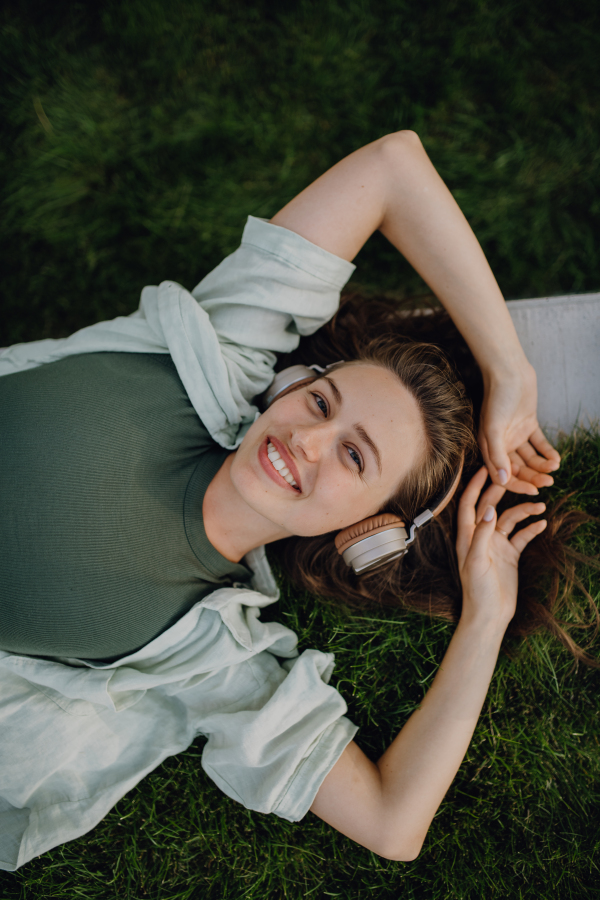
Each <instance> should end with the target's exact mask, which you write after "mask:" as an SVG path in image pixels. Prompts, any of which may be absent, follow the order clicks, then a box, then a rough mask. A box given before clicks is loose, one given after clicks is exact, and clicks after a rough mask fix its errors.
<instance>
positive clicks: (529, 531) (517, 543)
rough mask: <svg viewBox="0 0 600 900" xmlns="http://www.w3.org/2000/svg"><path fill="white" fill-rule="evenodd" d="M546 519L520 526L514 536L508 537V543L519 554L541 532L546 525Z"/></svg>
mask: <svg viewBox="0 0 600 900" xmlns="http://www.w3.org/2000/svg"><path fill="white" fill-rule="evenodd" d="M547 524H548V523H547V521H546V519H539V520H538V521H537V522H532V523H531V525H527V526H526V527H525V528H521V530H520V531H517V533H516V534H515V536H514V537H512V538H511V539H510V543H511V544H512V545H513V547H514V548H515V550H516V551H517V553H518V554H519V556H520V555H521V553H522V552H523V550H524V549H525V547H526V546H527V544H528V543H529V542H530V541H532V540H533V539H534V537H537V536H538V534H541V533H542V531H543V530H544V529H545V527H546V525H547Z"/></svg>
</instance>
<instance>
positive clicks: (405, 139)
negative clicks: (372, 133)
mask: <svg viewBox="0 0 600 900" xmlns="http://www.w3.org/2000/svg"><path fill="white" fill-rule="evenodd" d="M380 141H381V144H382V146H384V147H386V148H388V149H389V150H390V151H391V152H392V153H398V152H400V151H402V150H415V149H419V150H422V149H423V144H422V143H421V138H420V137H419V135H418V134H417V133H416V131H409V130H408V129H407V130H404V131H392V132H391V133H390V134H386V135H384V136H383V137H382V138H380Z"/></svg>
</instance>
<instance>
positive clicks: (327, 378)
mask: <svg viewBox="0 0 600 900" xmlns="http://www.w3.org/2000/svg"><path fill="white" fill-rule="evenodd" d="M323 381H326V382H327V384H328V385H329V387H330V388H331V391H332V393H333V396H334V397H335V402H336V403H337V405H338V406H341V405H342V403H343V402H344V398H343V397H342V395H341V393H340V389H339V387H338V386H337V384H336V383H335V381H334V380H333V378H332V377H331V375H323Z"/></svg>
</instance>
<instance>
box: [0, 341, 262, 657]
mask: <svg viewBox="0 0 600 900" xmlns="http://www.w3.org/2000/svg"><path fill="white" fill-rule="evenodd" d="M0 421H1V423H2V424H1V426H0V503H1V507H2V515H1V516H0V547H1V548H2V549H1V552H0V647H1V648H2V649H6V650H12V651H15V652H19V653H30V654H36V655H44V656H63V657H64V656H66V657H81V658H89V659H106V658H114V657H118V656H122V655H124V654H126V653H129V652H131V651H133V650H135V649H136V648H138V647H140V646H142V645H143V644H145V643H147V642H148V641H149V640H151V639H152V638H153V637H155V636H156V635H157V634H159V633H160V632H161V631H164V630H165V628H168V627H169V626H170V625H172V624H173V622H175V621H176V620H177V619H178V618H179V617H180V616H182V615H183V614H184V613H185V612H187V610H188V609H190V608H191V606H193V605H194V603H196V602H197V601H198V600H200V599H201V598H202V597H203V596H205V595H206V594H208V593H210V592H211V591H212V590H214V589H215V588H216V587H218V586H220V585H222V584H228V583H231V582H233V581H246V580H248V578H249V572H248V570H247V569H246V568H245V567H244V566H241V565H236V564H234V563H231V562H229V561H228V560H226V559H225V558H224V557H222V556H221V555H220V554H219V553H218V552H217V551H216V550H215V549H214V547H212V545H211V544H210V543H209V541H208V539H207V537H206V534H205V531H204V526H203V523H202V500H203V497H204V493H205V491H206V488H207V487H208V484H209V483H210V481H211V479H212V478H213V477H214V475H215V474H216V472H217V471H218V469H219V467H220V466H221V465H222V463H223V461H224V459H225V457H226V455H227V451H226V450H223V449H222V448H221V447H219V446H218V445H217V444H215V443H214V441H213V440H212V439H211V437H210V435H209V434H208V432H207V431H206V429H205V428H204V426H203V425H202V423H201V421H200V419H199V418H198V416H197V414H196V412H195V411H194V409H193V407H192V406H191V404H190V402H189V399H188V397H187V394H186V392H185V389H184V387H183V385H182V383H181V380H180V378H179V376H178V374H177V371H176V369H175V366H174V364H173V362H172V360H171V357H170V356H168V355H163V354H145V353H144V354H138V353H90V354H83V355H80V356H72V357H66V358H64V359H62V360H59V361H58V362H54V363H50V364H48V365H44V366H41V367H39V368H36V369H31V370H28V371H25V372H21V373H18V374H15V375H11V376H7V377H4V378H1V379H0Z"/></svg>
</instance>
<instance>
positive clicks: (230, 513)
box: [202, 453, 288, 563]
mask: <svg viewBox="0 0 600 900" xmlns="http://www.w3.org/2000/svg"><path fill="white" fill-rule="evenodd" d="M234 456H235V453H230V454H229V456H228V457H227V459H226V460H225V462H224V463H223V465H222V466H221V468H220V469H219V471H218V472H217V474H216V475H215V477H214V478H213V480H212V481H211V483H210V484H209V486H208V488H207V490H206V493H205V495H204V500H203V502H202V518H203V521H204V530H205V531H206V536H207V538H208V540H209V541H210V543H211V544H212V545H213V547H214V548H215V550H218V551H219V553H220V554H221V556H224V557H225V559H229V560H230V561H231V562H235V563H237V562H239V561H240V560H241V559H242V557H244V556H245V555H246V553H248V552H249V551H250V550H254V548H255V547H260V546H261V545H262V544H269V543H270V542H271V541H277V540H279V539H280V538H284V537H288V534H287V532H286V531H285V530H284V529H283V528H281V527H280V526H279V525H275V524H274V523H273V522H271V521H269V519H265V518H264V516H261V515H260V514H259V513H257V512H255V511H254V510H253V509H252V508H251V507H250V506H248V504H247V503H246V502H245V501H244V500H243V499H242V498H241V497H240V495H239V494H238V493H237V491H236V490H235V488H234V486H233V484H232V481H231V476H230V469H231V463H232V462H233V458H234Z"/></svg>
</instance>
